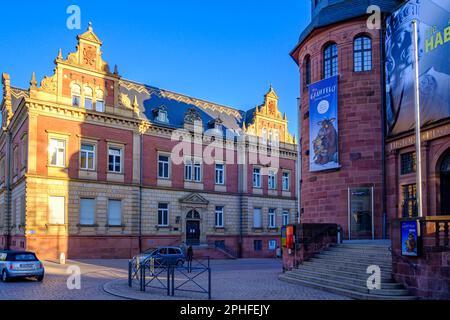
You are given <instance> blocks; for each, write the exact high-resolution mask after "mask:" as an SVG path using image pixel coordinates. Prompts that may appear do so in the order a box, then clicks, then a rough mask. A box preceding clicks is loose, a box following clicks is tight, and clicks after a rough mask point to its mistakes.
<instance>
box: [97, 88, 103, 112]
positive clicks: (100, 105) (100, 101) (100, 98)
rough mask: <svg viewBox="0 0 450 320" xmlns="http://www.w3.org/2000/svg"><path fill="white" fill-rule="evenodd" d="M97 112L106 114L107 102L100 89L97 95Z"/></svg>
mask: <svg viewBox="0 0 450 320" xmlns="http://www.w3.org/2000/svg"><path fill="white" fill-rule="evenodd" d="M95 97H96V99H95V110H96V111H98V112H104V111H105V101H104V97H103V91H102V90H100V89H98V90H97V92H96V93H95Z"/></svg>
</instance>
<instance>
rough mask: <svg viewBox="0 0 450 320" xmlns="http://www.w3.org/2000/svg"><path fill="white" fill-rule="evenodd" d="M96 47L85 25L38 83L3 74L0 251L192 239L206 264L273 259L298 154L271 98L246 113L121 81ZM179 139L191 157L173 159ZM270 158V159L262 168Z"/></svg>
mask: <svg viewBox="0 0 450 320" xmlns="http://www.w3.org/2000/svg"><path fill="white" fill-rule="evenodd" d="M100 48H101V41H100V40H99V39H98V38H97V36H96V35H95V34H94V32H93V30H92V27H89V30H88V31H87V32H86V33H85V34H83V35H80V36H79V37H78V46H77V51H76V52H74V53H70V54H69V55H68V57H67V59H64V58H63V56H62V53H61V52H60V53H59V55H58V57H57V59H56V61H55V64H56V68H55V74H54V75H53V76H51V77H45V78H44V79H43V81H42V82H41V85H40V86H39V87H38V86H37V81H36V78H35V76H34V74H33V77H32V80H31V82H30V88H29V89H26V90H25V89H19V88H14V87H12V86H11V84H10V80H9V75H7V74H4V75H3V87H4V96H3V101H2V113H3V127H4V128H5V131H4V132H3V133H2V134H1V136H0V173H1V176H0V183H1V184H0V187H1V190H0V248H5V247H9V248H11V249H19V250H20V249H22V250H23V249H27V250H33V251H35V252H36V253H37V254H38V255H39V257H40V258H42V259H56V258H58V257H59V255H60V254H61V253H64V254H65V255H66V256H67V257H68V258H130V257H131V256H133V255H135V254H136V253H137V252H139V251H140V250H145V249H147V248H150V247H155V246H159V245H179V244H181V243H184V242H188V241H192V242H193V243H195V244H198V245H200V246H199V247H198V248H197V249H196V252H197V254H200V255H201V254H208V255H210V256H212V257H221V258H226V257H230V256H241V257H273V256H274V255H275V248H276V246H278V245H279V242H280V229H281V227H282V225H283V224H287V223H292V222H294V221H295V219H296V216H297V208H296V178H295V177H296V156H297V155H296V148H297V147H296V143H295V138H294V137H292V136H291V135H290V134H289V132H288V130H287V118H286V116H285V115H284V116H283V114H282V113H281V112H280V111H279V110H278V97H277V96H276V94H275V91H274V90H273V89H272V88H271V89H270V91H269V92H268V93H267V94H266V96H265V100H264V103H263V104H262V105H260V106H258V107H257V108H256V109H252V110H250V111H248V112H245V111H241V110H237V109H234V108H230V107H226V106H221V105H218V104H214V103H211V102H207V101H203V100H199V99H196V98H192V97H187V96H184V95H181V94H177V93H173V92H169V91H165V90H161V89H157V88H154V87H150V86H146V85H143V84H139V83H135V82H131V81H126V80H123V79H122V78H121V76H120V75H119V74H118V72H117V68H115V70H114V72H111V71H110V69H109V67H108V65H107V64H106V63H105V62H104V61H103V60H102V58H101V51H100ZM77 97H78V100H77ZM164 112H165V113H164ZM162 113H164V114H165V118H163V117H160V116H161V114H162ZM165 120H166V121H165ZM199 127H200V128H202V129H201V130H200V132H196V131H195V130H194V128H199ZM214 130H216V131H214ZM217 130H218V131H217ZM222 130H223V132H225V130H230V131H231V132H232V133H233V134H232V135H231V136H230V137H229V136H224V135H223V134H222ZM178 131H179V133H178V134H179V136H177V139H173V134H174V133H175V132H178ZM214 132H216V133H215V134H214ZM217 132H219V134H217ZM212 136H214V139H213V138H212ZM258 136H261V140H259V139H258ZM191 137H194V138H195V139H197V140H189V139H190V138H191ZM10 139H11V140H10ZM180 139H181V140H182V141H185V140H186V141H189V142H188V143H187V145H189V146H190V147H192V150H194V152H192V153H191V152H187V151H186V150H184V149H183V150H182V151H181V152H178V153H175V152H174V150H175V149H176V147H177V146H179V145H180V141H181V140H180ZM56 142H57V143H58V144H57V143H56ZM86 145H87V146H89V147H91V149H90V150H93V151H92V153H91V154H92V155H93V156H92V157H93V159H92V163H90V164H87V163H88V162H87V160H86V157H87V156H85V155H84V154H83V153H82V151H83V150H85V149H83V148H86ZM55 146H56V147H55ZM58 148H59V149H58ZM174 148H175V149H174ZM212 149H213V152H211V150H212ZM221 150H223V157H220V156H219V155H220V152H221ZM261 150H263V151H265V152H266V154H267V156H266V158H269V159H273V161H272V160H271V161H269V162H267V161H261V159H262V158H257V161H256V162H255V161H253V158H254V155H255V154H256V155H259V154H260V153H261ZM117 154H119V156H117V158H114V157H115V156H114V155H117ZM209 154H211V155H214V157H213V161H212V162H211V161H209V160H208V159H207V157H205V155H209ZM177 156H180V157H181V158H182V161H181V162H176V159H175V158H176V157H177ZM165 158H168V160H167V166H166V165H165V164H164V163H165V162H164V161H165V160H164V159H165ZM242 159H244V161H243V160H242ZM188 161H192V164H191V165H192V167H191V171H190V173H189V174H187V173H186V172H187V170H188V169H187V163H188ZM197 163H198V165H199V168H200V169H199V170H200V171H199V172H200V174H199V175H198V176H195V177H194V173H193V172H194V170H196V169H195V168H196V167H195V166H194V164H197ZM86 166H87V167H86ZM116 166H117V167H116ZM161 168H163V169H161ZM254 169H257V170H259V171H258V172H259V174H258V176H259V179H260V183H256V184H255V183H254V174H255V173H254ZM161 170H162V171H161ZM218 170H219V171H218ZM220 170H222V171H220ZM269 170H273V172H274V176H273V178H272V176H271V178H269V172H270V171H269ZM188 172H189V171H188ZM218 172H219V173H218ZM220 172H221V173H220ZM219 175H221V177H222V178H218V177H219ZM269 180H271V181H270V183H269ZM216 248H218V249H216Z"/></svg>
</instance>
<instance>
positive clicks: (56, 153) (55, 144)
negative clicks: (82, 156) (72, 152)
mask: <svg viewBox="0 0 450 320" xmlns="http://www.w3.org/2000/svg"><path fill="white" fill-rule="evenodd" d="M49 152H50V164H51V165H52V166H57V167H65V166H66V141H65V140H61V139H50V147H49Z"/></svg>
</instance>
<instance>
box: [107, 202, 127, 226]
mask: <svg viewBox="0 0 450 320" xmlns="http://www.w3.org/2000/svg"><path fill="white" fill-rule="evenodd" d="M110 201H120V221H121V224H120V225H110V224H109V202H110ZM123 203H124V199H122V198H107V199H106V225H105V227H106V228H122V229H124V228H125V224H124V223H123V222H124V221H123Z"/></svg>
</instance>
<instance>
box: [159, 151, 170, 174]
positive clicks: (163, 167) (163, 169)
mask: <svg viewBox="0 0 450 320" xmlns="http://www.w3.org/2000/svg"><path fill="white" fill-rule="evenodd" d="M158 177H159V178H163V179H169V156H163V155H160V156H158Z"/></svg>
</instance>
